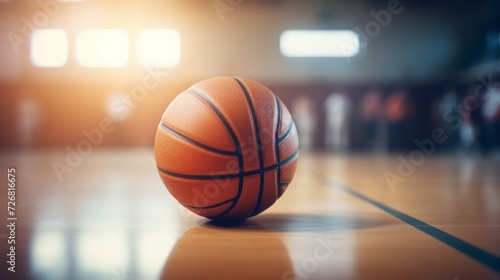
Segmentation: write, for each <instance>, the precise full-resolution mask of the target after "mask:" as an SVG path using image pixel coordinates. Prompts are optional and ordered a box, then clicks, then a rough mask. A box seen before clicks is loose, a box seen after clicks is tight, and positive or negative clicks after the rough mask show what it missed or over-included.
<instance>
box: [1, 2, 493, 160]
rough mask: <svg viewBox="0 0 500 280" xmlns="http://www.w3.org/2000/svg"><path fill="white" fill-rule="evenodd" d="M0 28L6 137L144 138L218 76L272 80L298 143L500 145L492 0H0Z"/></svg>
mask: <svg viewBox="0 0 500 280" xmlns="http://www.w3.org/2000/svg"><path fill="white" fill-rule="evenodd" d="M0 38H1V39H0V112H1V118H0V149H3V150H6V149H9V150H11V149H40V148H58V147H61V148H64V147H67V146H69V147H72V148H73V149H78V148H79V146H78V145H82V143H83V142H85V143H91V144H92V145H93V146H99V147H113V146H120V147H136V146H148V147H152V145H153V141H154V135H155V131H156V127H157V125H158V122H159V120H160V117H161V115H162V113H163V111H164V110H165V108H166V107H167V106H168V104H169V103H170V101H171V100H172V99H173V98H174V97H175V96H176V95H177V94H179V93H180V92H182V91H184V90H185V89H187V88H188V87H189V86H190V85H192V84H194V83H196V82H197V81H200V80H202V79H206V78H210V77H213V76H225V75H228V76H242V77H247V78H250V79H255V80H257V81H259V82H261V83H263V84H265V85H266V86H268V87H269V88H270V89H272V90H273V91H274V92H275V94H276V95H278V96H279V97H280V98H281V99H282V100H283V101H284V102H285V103H286V104H287V106H288V108H289V109H290V111H291V112H292V114H293V116H294V119H295V122H296V124H297V127H298V129H299V134H300V140H301V147H302V149H304V150H313V151H315V150H331V151H342V152H368V153H388V152H393V151H401V150H413V149H418V148H420V146H419V144H418V143H422V141H423V143H428V142H425V140H426V139H430V140H429V141H434V144H435V149H436V150H437V151H441V152H449V153H474V154H477V153H481V154H490V153H494V152H496V151H498V149H499V148H500V66H499V64H498V61H499V60H500V2H499V1H495V0H481V1H431V0H421V1H419V0H413V1H410V0H402V1H396V0H357V1H344V0H337V1H320V0H315V1H303V0H300V1H299V0H289V1H285V0H210V1H194V0H182V1H181V0H178V1H174V0H170V1H165V0H163V1H154V0H149V1H136V0H125V1H94V0H87V1H61V2H59V1H56V0H40V1H32V0H2V1H0ZM420 149H422V148H420Z"/></svg>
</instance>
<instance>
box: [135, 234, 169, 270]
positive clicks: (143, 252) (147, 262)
mask: <svg viewBox="0 0 500 280" xmlns="http://www.w3.org/2000/svg"><path fill="white" fill-rule="evenodd" d="M176 239H177V236H176V235H175V234H173V233H172V232H164V231H159V232H152V233H146V234H142V235H141V236H140V237H139V240H138V248H137V252H138V256H137V262H138V265H139V271H140V274H141V276H144V277H148V278H149V277H158V275H153V274H159V273H160V271H161V270H162V267H163V265H164V264H165V260H166V259H167V256H168V255H169V254H170V251H172V249H173V247H174V245H175V242H176Z"/></svg>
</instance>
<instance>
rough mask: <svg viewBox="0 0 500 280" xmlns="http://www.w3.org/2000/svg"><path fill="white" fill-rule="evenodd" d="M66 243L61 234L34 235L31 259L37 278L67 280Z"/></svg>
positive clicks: (42, 232)
mask: <svg viewBox="0 0 500 280" xmlns="http://www.w3.org/2000/svg"><path fill="white" fill-rule="evenodd" d="M64 243H65V237H64V235H62V234H59V233H54V232H44V231H40V232H37V233H36V234H34V237H33V243H32V249H31V256H30V257H31V266H32V267H31V269H32V271H33V274H34V275H35V276H36V277H37V278H43V279H45V277H46V276H50V277H51V278H52V279H64V278H66V277H65V274H66V268H67V266H68V264H67V256H65V251H64V249H65V248H64Z"/></svg>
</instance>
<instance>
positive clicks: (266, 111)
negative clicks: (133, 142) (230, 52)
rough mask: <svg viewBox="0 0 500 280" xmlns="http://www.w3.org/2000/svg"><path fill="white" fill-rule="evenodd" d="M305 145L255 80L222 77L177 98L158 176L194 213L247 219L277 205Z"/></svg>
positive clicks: (158, 146)
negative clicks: (300, 149)
mask: <svg viewBox="0 0 500 280" xmlns="http://www.w3.org/2000/svg"><path fill="white" fill-rule="evenodd" d="M298 146H299V141H298V137H297V131H296V128H295V124H294V123H293V120H292V117H291V116H290V113H289V111H288V109H287V108H286V107H285V105H284V104H283V102H282V101H281V100H280V99H279V98H278V97H276V96H275V95H274V94H273V93H272V92H271V90H269V89H268V88H266V87H265V86H263V85H261V84H259V83H257V82H255V81H252V80H248V79H243V78H231V77H217V78H212V79H208V80H204V81H201V82H199V83H197V84H195V85H193V86H192V87H190V88H189V89H188V90H186V91H184V92H182V93H181V94H179V96H177V97H176V98H175V99H174V100H173V101H172V103H171V104H170V106H168V108H167V110H165V113H164V114H163V116H162V119H161V122H160V124H159V126H158V130H157V133H156V139H155V159H156V164H157V167H158V172H159V174H160V176H161V179H162V180H163V183H164V184H165V186H166V187H167V189H168V190H169V192H170V193H171V194H172V195H173V196H174V197H175V198H176V199H177V200H178V201H179V202H180V203H181V204H182V205H184V206H185V207H186V208H188V209H189V210H191V211H192V212H194V213H196V214H198V215H201V216H205V217H207V218H210V219H213V220H240V219H245V218H248V217H251V216H255V215H257V214H259V213H261V212H262V211H264V210H266V209H267V208H269V207H270V206H271V205H273V203H274V202H275V201H276V200H277V199H278V198H279V197H280V196H281V195H282V194H283V193H284V191H285V190H286V188H287V186H288V184H289V183H290V181H291V180H292V178H293V175H294V173H295V168H296V166H297V160H298V155H299V151H298Z"/></svg>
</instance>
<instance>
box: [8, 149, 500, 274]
mask: <svg viewBox="0 0 500 280" xmlns="http://www.w3.org/2000/svg"><path fill="white" fill-rule="evenodd" d="M405 156H407V155H405ZM65 157H66V153H65V152H64V151H61V150H52V151H31V152H23V153H19V152H18V153H14V152H12V153H11V152H9V153H7V152H4V153H2V154H1V157H0V166H1V172H2V174H0V179H1V183H0V186H1V188H2V189H1V196H0V198H1V205H2V206H1V207H0V221H1V223H2V229H1V231H0V241H1V243H0V259H1V262H2V265H1V271H0V279H128V280H131V279H137V280H138V279H443V280H444V279H450V280H451V279H459V280H463V279H500V161H499V160H498V159H493V158H490V159H485V158H470V157H469V158H465V157H464V158H460V157H444V156H432V157H429V158H426V159H425V161H424V162H423V163H422V164H421V165H418V166H414V171H413V173H412V174H411V175H409V174H403V173H405V172H403V173H401V174H402V175H409V176H408V177H404V178H400V179H402V180H403V179H404V182H399V183H397V184H395V185H391V184H388V182H387V180H386V178H385V176H384V174H386V172H392V173H394V174H398V165H399V162H400V161H399V160H398V158H397V156H390V157H382V156H362V155H308V154H302V155H301V156H300V160H299V168H298V170H297V173H296V177H295V179H294V181H293V183H292V184H291V185H290V186H289V188H288V190H287V191H286V193H285V194H284V196H283V197H282V198H281V199H280V200H279V201H278V202H277V203H276V204H275V205H274V206H273V207H271V208H270V209H269V210H267V211H266V212H264V213H263V214H261V215H259V216H257V217H254V218H252V219H249V220H248V221H246V222H244V223H243V224H241V225H238V226H234V227H220V226H217V225H214V224H212V223H210V222H208V220H206V219H204V218H201V217H198V216H195V215H194V214H190V212H188V211H186V210H184V209H183V208H182V207H180V206H179V205H178V203H177V202H176V201H175V200H173V199H172V198H171V196H170V195H169V194H168V192H167V190H166V189H165V188H164V186H163V184H162V182H161V180H160V178H159V176H158V174H157V171H156V168H155V163H154V159H153V153H152V150H150V149H116V150H98V149H96V150H94V151H92V152H91V154H90V155H88V156H87V157H85V158H84V159H83V161H82V162H81V163H79V164H77V165H76V166H75V167H74V168H72V172H68V173H65V174H64V175H63V177H62V181H59V180H58V179H57V176H56V175H55V173H54V171H53V169H52V166H51V164H52V163H53V162H54V161H58V162H61V163H63V162H64V161H65ZM11 166H14V167H15V168H16V175H17V186H16V189H17V191H16V207H15V208H16V217H17V218H18V219H17V221H16V231H15V232H16V235H15V240H16V251H15V254H16V260H15V261H16V263H15V265H16V272H15V273H11V272H8V271H7V267H8V265H7V264H6V261H7V256H6V254H8V253H9V248H8V246H10V245H8V244H7V241H8V236H9V234H10V233H9V232H8V231H7V230H6V228H7V227H6V224H8V222H9V221H7V198H6V193H7V184H6V180H7V168H8V167H11ZM407 173H408V172H407ZM402 177H403V176H402Z"/></svg>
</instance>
